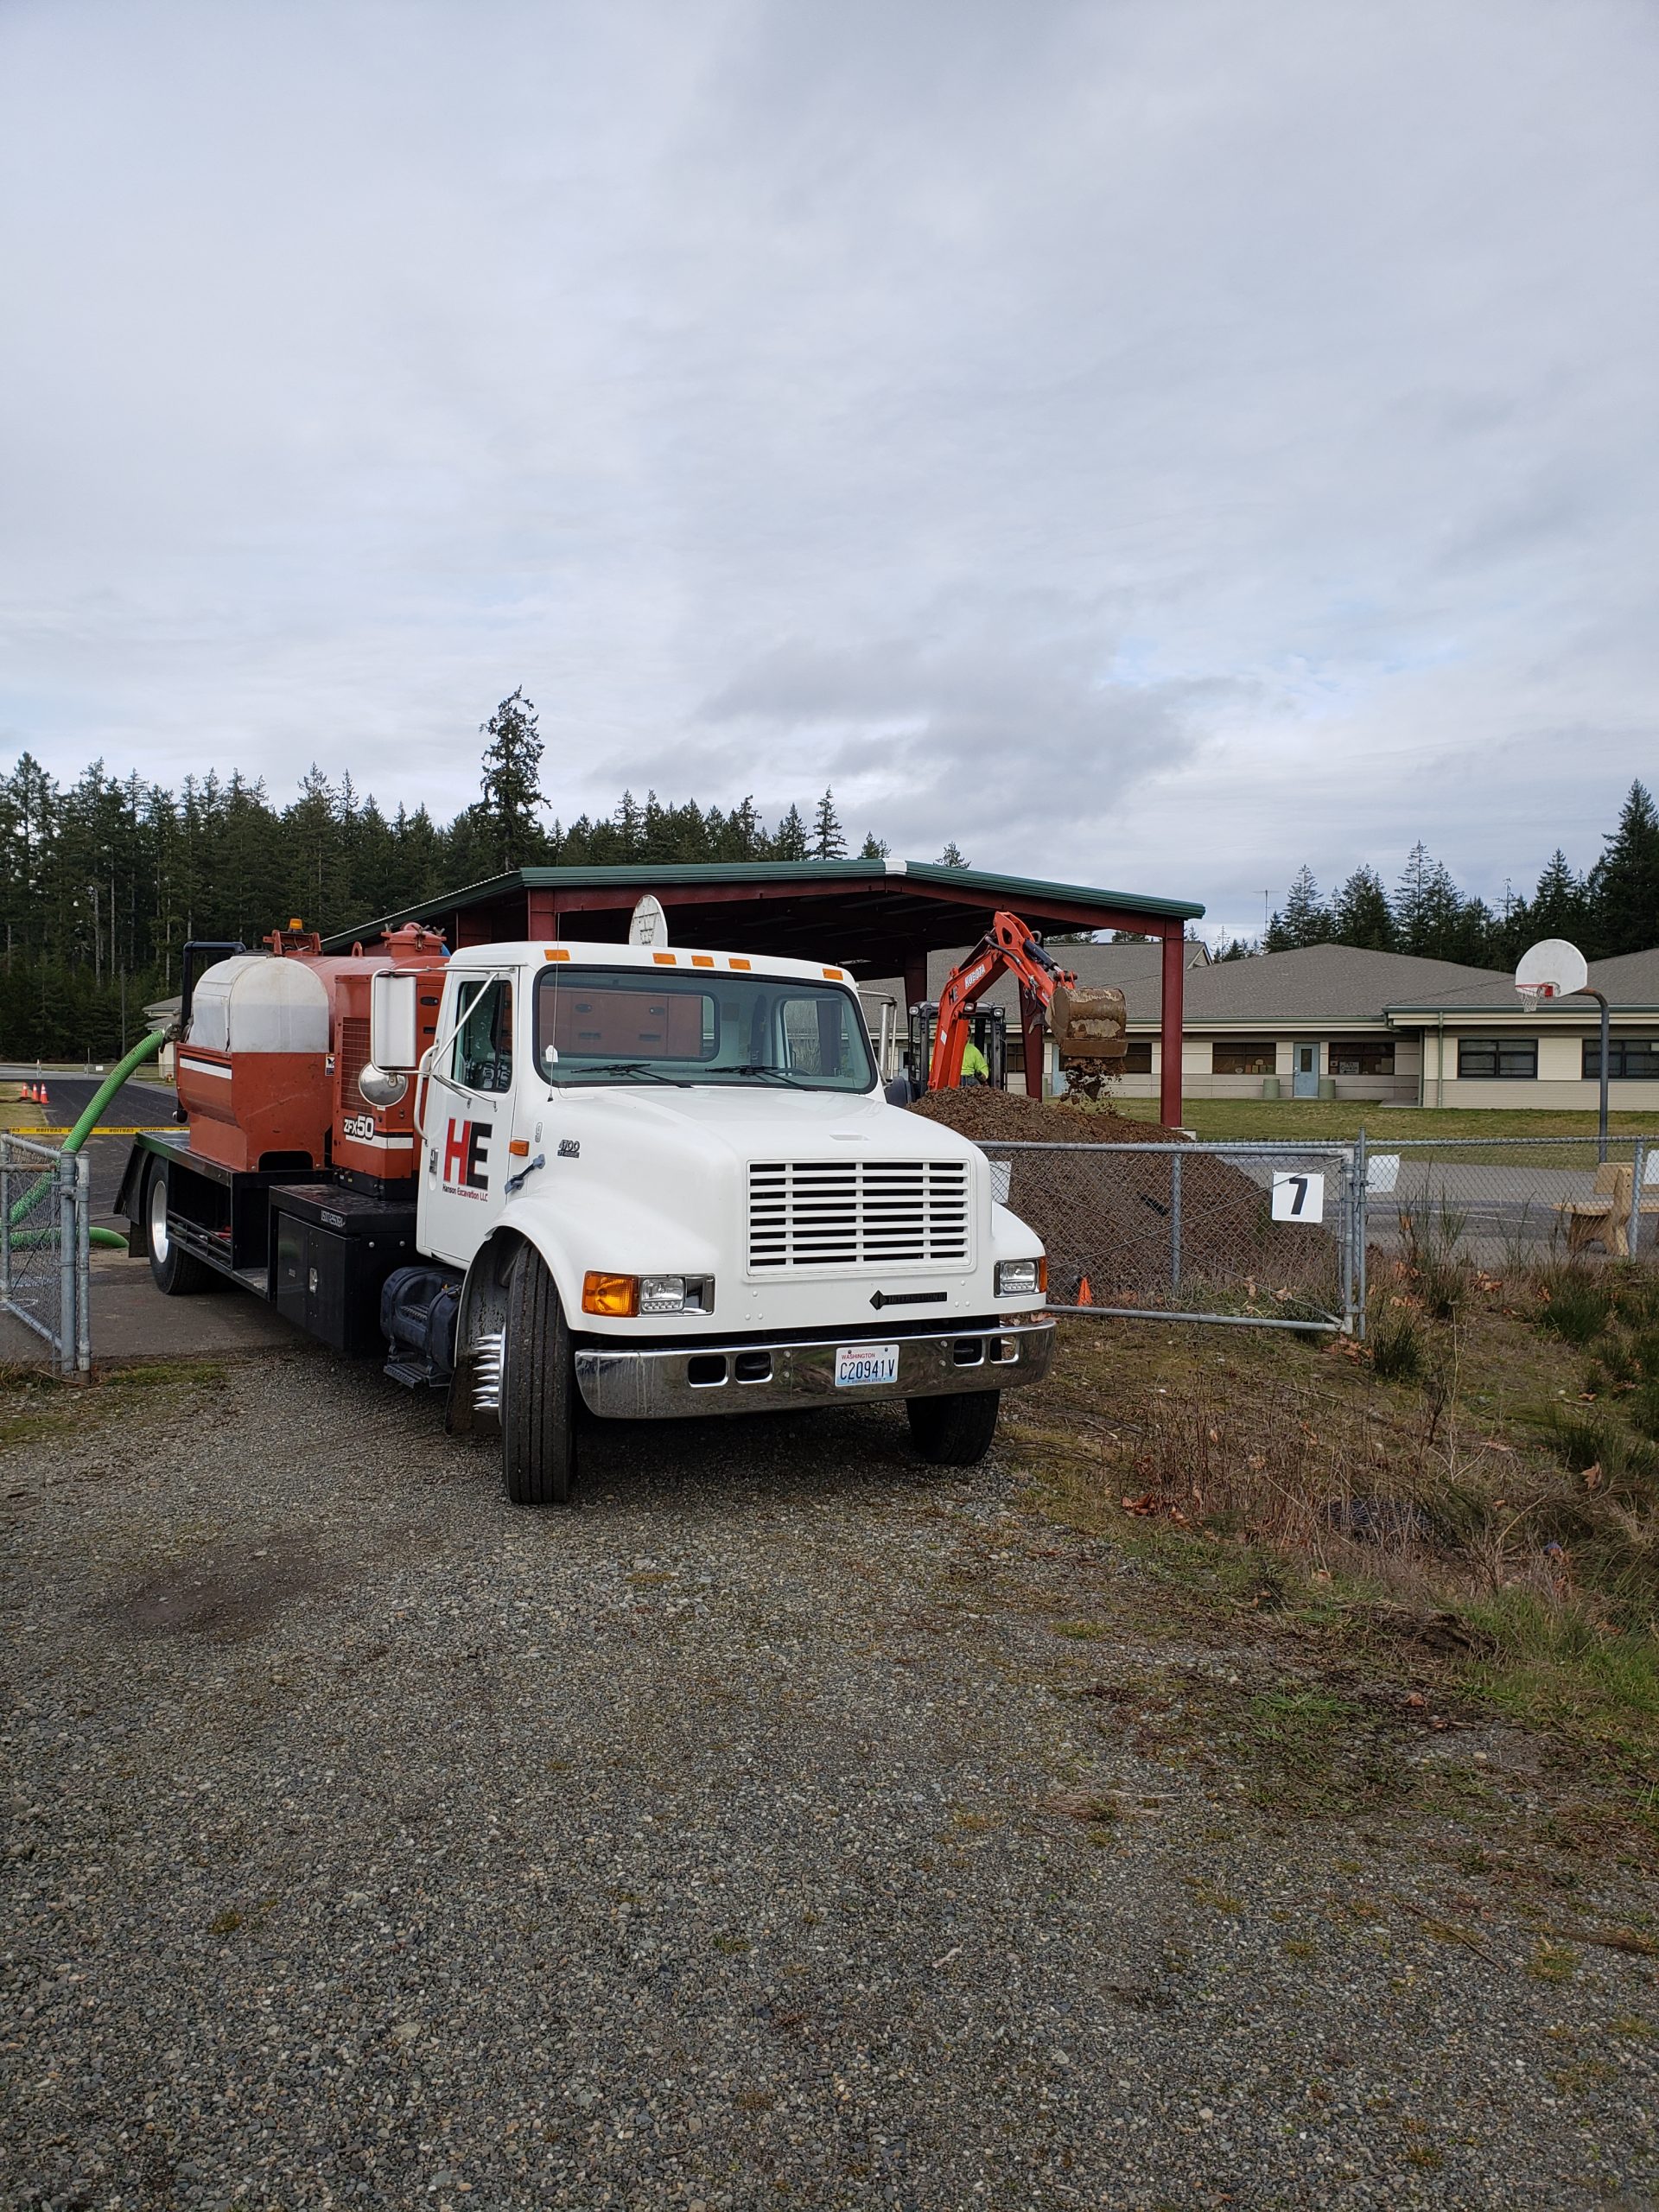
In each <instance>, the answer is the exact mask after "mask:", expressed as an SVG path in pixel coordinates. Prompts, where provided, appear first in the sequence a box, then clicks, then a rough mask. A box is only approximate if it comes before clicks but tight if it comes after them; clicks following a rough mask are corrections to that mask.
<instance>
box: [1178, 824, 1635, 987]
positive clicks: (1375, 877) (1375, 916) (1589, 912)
mask: <svg viewBox="0 0 1659 2212" xmlns="http://www.w3.org/2000/svg"><path fill="white" fill-rule="evenodd" d="M1602 846H1603V849H1602V853H1601V855H1600V857H1599V859H1598V860H1597V861H1595V862H1594V863H1593V864H1592V866H1591V867H1590V868H1588V869H1586V871H1585V873H1584V874H1582V875H1580V874H1578V873H1577V872H1576V871H1575V870H1574V869H1573V866H1572V864H1571V862H1570V861H1568V859H1567V855H1566V854H1565V853H1564V852H1562V851H1561V850H1560V848H1559V847H1558V848H1557V849H1556V850H1555V852H1554V854H1552V855H1551V856H1550V858H1549V860H1548V862H1547V863H1546V864H1545V867H1544V870H1543V873H1542V874H1541V875H1540V876H1539V878H1538V881H1537V885H1536V887H1535V889H1534V891H1533V893H1532V896H1531V897H1530V898H1524V897H1517V896H1514V895H1507V896H1506V897H1505V898H1504V899H1503V903H1502V904H1501V905H1499V906H1490V905H1489V904H1488V903H1487V901H1486V900H1485V899H1481V898H1479V897H1477V896H1473V895H1468V894H1465V893H1464V892H1463V891H1461V890H1460V889H1459V887H1458V884H1457V882H1456V880H1455V879H1454V878H1453V876H1452V872H1451V870H1450V869H1449V868H1446V866H1445V864H1444V863H1443V862H1442V861H1437V860H1435V859H1434V858H1433V855H1431V854H1430V853H1429V851H1428V849H1427V846H1426V845H1424V844H1422V843H1421V842H1419V843H1418V844H1416V845H1414V847H1413V848H1412V850H1411V853H1410V855H1409V857H1408V860H1407V861H1406V865H1405V868H1404V871H1403V872H1402V874H1401V877H1400V879H1399V880H1398V882H1397V883H1396V884H1395V886H1394V887H1393V889H1392V890H1389V888H1388V887H1387V886H1386V885H1385V884H1384V883H1383V879H1382V877H1381V876H1380V875H1379V874H1377V872H1376V869H1375V868H1370V867H1364V866H1362V867H1359V868H1356V869H1355V870H1354V872H1353V874H1351V876H1349V878H1348V879H1347V880H1346V882H1344V884H1343V885H1342V886H1341V887H1340V888H1339V889H1338V890H1337V891H1336V892H1335V893H1333V894H1332V896H1331V897H1330V898H1328V899H1327V898H1325V897H1324V896H1322V895H1321V893H1320V891H1319V883H1318V881H1317V880H1316V879H1315V877H1314V874H1313V869H1312V868H1306V867H1305V868H1301V869H1300V871H1299V873H1298V874H1297V876H1296V880H1295V881H1294V883H1293V884H1292V885H1291V887H1290V892H1289V895H1288V897H1287V899H1286V900H1285V903H1284V905H1283V906H1281V908H1280V909H1279V911H1278V912H1276V913H1275V914H1274V916H1273V918H1272V919H1271V921H1270V922H1269V923H1268V927H1267V930H1266V932H1265V934H1264V935H1263V937H1262V939H1261V942H1260V944H1259V945H1257V944H1248V943H1245V942H1243V941H1242V940H1241V939H1238V938H1235V939H1234V940H1233V941H1232V943H1231V944H1229V945H1227V946H1226V947H1225V948H1224V949H1223V950H1221V951H1220V957H1221V958H1223V959H1243V958H1245V957H1248V956H1249V954H1251V953H1253V952H1255V951H1258V950H1260V951H1263V952H1288V951H1292V950H1295V949H1296V948H1298V947H1299V946H1302V945H1309V944H1352V945H1357V946H1359V947H1360V948H1361V949H1362V950H1365V951H1369V952H1410V953H1417V954H1420V955H1421V956H1422V957H1425V958H1427V959H1430V960H1455V961H1459V962H1461V963H1463V964H1464V965H1465V967H1470V968H1495V969H1511V968H1513V967H1514V966H1515V963H1516V961H1517V960H1518V959H1519V958H1520V957H1521V955H1522V953H1523V952H1524V951H1525V950H1526V949H1527V947H1528V946H1529V944H1537V943H1538V941H1539V940H1540V939H1541V938H1547V937H1564V938H1570V939H1571V941H1572V942H1573V944H1576V945H1577V946H1578V948H1579V950H1580V951H1581V952H1582V953H1583V954H1584V955H1585V957H1586V959H1590V960H1606V959H1611V957H1613V956H1614V955H1615V954H1617V953H1621V952H1644V951H1647V950H1649V948H1650V947H1653V946H1656V945H1659V810H1656V808H1655V806H1654V803H1653V800H1652V798H1651V797H1650V796H1649V792H1648V791H1647V790H1646V788H1645V786H1644V785H1642V784H1640V783H1633V784H1632V785H1630V791H1629V793H1628V794H1627V796H1626V798H1625V800H1624V805H1623V806H1622V807H1621V808H1620V810H1619V816H1618V822H1617V823H1616V824H1615V826H1614V827H1613V828H1612V829H1611V830H1609V831H1608V832H1607V833H1606V835H1605V836H1604V838H1603V840H1602Z"/></svg>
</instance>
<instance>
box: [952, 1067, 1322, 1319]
mask: <svg viewBox="0 0 1659 2212" xmlns="http://www.w3.org/2000/svg"><path fill="white" fill-rule="evenodd" d="M910 1111H911V1112H912V1114H922V1115H925V1116H926V1117H927V1119H928V1120H929V1121H931V1122H944V1124H945V1125H946V1127H947V1128H953V1129H956V1130H957V1131H959V1132H960V1134H961V1135H963V1136H965V1137H967V1138H969V1139H970V1140H971V1141H972V1142H974V1143H975V1144H979V1145H983V1146H984V1147H986V1148H987V1149H988V1151H989V1153H990V1154H991V1155H992V1157H993V1158H1001V1159H1002V1160H1006V1161H1007V1162H1008V1164H1009V1169H1010V1181H1009V1190H1008V1201H1007V1202H1008V1204H1009V1205H1010V1206H1011V1207H1012V1208H1013V1210H1014V1212H1015V1213H1017V1214H1018V1215H1019V1216H1020V1219H1021V1220H1022V1221H1025V1222H1027V1223H1029V1224H1030V1225H1031V1227H1032V1228H1033V1229H1034V1230H1036V1232H1037V1234H1038V1235H1039V1236H1040V1237H1041V1238H1042V1240H1043V1243H1044V1246H1045V1248H1046V1250H1047V1253H1048V1259H1049V1295H1050V1297H1051V1298H1052V1299H1053V1300H1054V1301H1055V1303H1056V1304H1057V1305H1062V1306H1068V1305H1072V1304H1075V1303H1077V1302H1079V1301H1080V1302H1082V1303H1084V1304H1090V1303H1092V1304H1094V1305H1096V1306H1122V1305H1150V1306H1158V1305H1166V1304H1167V1305H1176V1306H1192V1305H1194V1304H1202V1303H1203V1302H1204V1300H1205V1295H1206V1294H1217V1295H1224V1296H1226V1297H1227V1298H1228V1300H1229V1302H1230V1300H1231V1294H1235V1293H1236V1294H1239V1295H1240V1296H1242V1297H1243V1299H1245V1300H1255V1299H1256V1298H1257V1297H1259V1298H1260V1299H1262V1300H1263V1301H1264V1302H1265V1301H1268V1300H1274V1298H1277V1299H1279V1300H1281V1301H1282V1300H1285V1299H1286V1298H1294V1299H1299V1300H1300V1299H1312V1300H1315V1301H1316V1302H1319V1303H1321V1304H1322V1303H1324V1302H1325V1301H1326V1300H1328V1299H1329V1298H1330V1296H1331V1295H1332V1293H1333V1291H1334V1287H1335V1272H1336V1259H1337V1247H1336V1243H1335V1241H1334V1239H1333V1238H1332V1236H1331V1235H1330V1234H1329V1233H1328V1232H1327V1231H1326V1230H1320V1229H1311V1228H1300V1227H1296V1226H1294V1225H1291V1224H1285V1223H1281V1222H1274V1221H1273V1220H1272V1219H1271V1218H1270V1217H1269V1210H1268V1190H1267V1187H1266V1176H1265V1173H1264V1172H1263V1170H1262V1169H1260V1168H1258V1169H1257V1171H1256V1173H1255V1174H1251V1173H1247V1172H1246V1170H1245V1169H1244V1168H1243V1166H1234V1165H1233V1163H1232V1162H1231V1161H1230V1160H1224V1159H1217V1156H1216V1155H1215V1154H1213V1153H1205V1152H1204V1151H1201V1150H1199V1151H1195V1152H1193V1153H1192V1154H1189V1155H1188V1156H1186V1157H1185V1158H1183V1159H1181V1160H1180V1177H1179V1191H1178V1190H1177V1187H1176V1177H1175V1173H1174V1168H1175V1161H1176V1157H1177V1155H1176V1154H1173V1153H1170V1152H1147V1153H1146V1154H1142V1155H1141V1157H1140V1158H1138V1159H1137V1158H1136V1157H1135V1154H1133V1153H1130V1152H1116V1151H1114V1152H1096V1153H1081V1152H1080V1153H1077V1154H1073V1155H1072V1157H1071V1158H1070V1159H1067V1158H1066V1157H1065V1155H1064V1154H1058V1153H1050V1152H1003V1153H1001V1154H999V1152H998V1146H999V1145H1000V1144H1004V1145H1005V1144H1009V1143H1017V1142H1021V1141H1023V1142H1026V1143H1034V1144H1042V1145H1051V1144H1052V1145H1056V1146H1059V1145H1065V1146H1072V1145H1090V1144H1093V1145H1126V1146H1127V1145H1148V1144H1154V1143H1158V1142H1160V1141H1161V1142H1163V1143H1166V1144H1178V1145H1180V1146H1182V1147H1185V1146H1186V1145H1187V1144H1188V1143H1189V1142H1190V1141H1191V1140H1190V1139H1188V1138H1186V1137H1185V1136H1184V1135H1183V1134H1182V1132H1181V1131H1180V1130H1179V1129H1168V1128H1162V1127H1160V1124H1159V1123H1157V1122H1132V1121H1130V1120H1129V1118H1128V1116H1127V1115H1121V1114H1112V1113H1103V1112H1100V1111H1098V1110H1094V1111H1090V1110H1088V1109H1082V1108H1078V1107H1076V1106H1070V1105H1067V1104H1066V1103H1065V1101H1064V1100H1059V1099H1046V1100H1039V1099H1035V1098H1027V1097H1023V1096H1019V1095H1018V1094H1016V1093H1014V1092H1012V1091H1001V1090H989V1089H988V1088H983V1087H981V1088H978V1089H975V1090H942V1091H930V1092H928V1093H927V1095H926V1096H925V1097H923V1098H920V1099H918V1100H917V1101H916V1103H914V1104H913V1105H912V1107H911V1109H910ZM1335 1196H1336V1194H1335V1192H1330V1193H1329V1195H1328V1200H1327V1203H1330V1204H1334V1201H1335ZM1085 1284H1086V1285H1087V1288H1086V1290H1085V1289H1084V1285H1085Z"/></svg>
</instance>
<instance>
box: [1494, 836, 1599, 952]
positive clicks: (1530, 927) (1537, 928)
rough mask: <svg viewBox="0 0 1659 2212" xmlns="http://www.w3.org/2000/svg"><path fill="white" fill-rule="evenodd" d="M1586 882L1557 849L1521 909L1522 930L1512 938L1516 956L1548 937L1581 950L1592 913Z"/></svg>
mask: <svg viewBox="0 0 1659 2212" xmlns="http://www.w3.org/2000/svg"><path fill="white" fill-rule="evenodd" d="M1587 906H1588V902H1587V900H1586V896H1585V886H1584V879H1583V878H1582V876H1580V875H1576V874H1574V873H1573V869H1572V868H1571V867H1570V866H1569V865H1568V862H1567V855H1566V854H1565V853H1564V852H1563V851H1562V850H1561V849H1560V846H1559V845H1557V847H1556V848H1555V849H1554V852H1553V853H1552V854H1551V855H1550V856H1549V858H1548V861H1546V862H1545V864H1544V871H1543V874H1541V876H1540V877H1539V879H1538V888H1537V889H1536V890H1535V892H1534V893H1533V894H1532V897H1531V898H1530V899H1529V900H1527V901H1526V902H1525V903H1524V904H1523V905H1522V906H1521V907H1520V908H1519V909H1518V915H1517V918H1518V923H1519V926H1518V927H1517V928H1516V929H1515V930H1514V931H1513V932H1512V934H1513V936H1514V937H1515V938H1518V940H1519V942H1518V943H1517V944H1516V947H1515V953H1516V956H1517V957H1518V955H1519V954H1521V953H1522V952H1524V951H1525V950H1526V949H1527V947H1528V945H1529V944H1538V943H1539V942H1540V941H1541V939H1542V938H1547V937H1564V938H1567V941H1568V942H1569V944H1576V945H1579V946H1580V949H1582V945H1583V940H1584V938H1585V937H1586V934H1587V933H1588V932H1587V925H1588V923H1589V919H1590V917H1589V913H1588V911H1587Z"/></svg>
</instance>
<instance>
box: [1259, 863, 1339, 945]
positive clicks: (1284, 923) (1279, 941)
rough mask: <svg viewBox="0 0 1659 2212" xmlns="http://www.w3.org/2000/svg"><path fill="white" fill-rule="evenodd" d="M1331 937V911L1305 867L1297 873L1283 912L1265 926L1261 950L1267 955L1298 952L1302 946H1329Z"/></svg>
mask: <svg viewBox="0 0 1659 2212" xmlns="http://www.w3.org/2000/svg"><path fill="white" fill-rule="evenodd" d="M1330 938H1331V913H1330V909H1329V908H1328V907H1327V906H1325V901H1324V899H1321V898H1320V896H1319V885H1318V884H1317V883H1316V882H1315V881H1314V880H1313V869H1312V868H1308V867H1306V865H1304V866H1303V867H1301V868H1298V869H1297V871H1296V877H1295V880H1294V882H1293V883H1292V885H1291V887H1290V896H1289V897H1288V898H1287V899H1286V901H1285V904H1284V911H1283V912H1281V913H1276V914H1275V915H1274V918H1273V919H1272V920H1271V921H1270V922H1269V923H1268V933H1267V936H1266V938H1264V939H1263V941H1262V942H1263V944H1264V947H1265V949H1266V950H1268V952H1300V950H1301V949H1302V948H1303V946H1304V945H1309V944H1328V943H1329V942H1330Z"/></svg>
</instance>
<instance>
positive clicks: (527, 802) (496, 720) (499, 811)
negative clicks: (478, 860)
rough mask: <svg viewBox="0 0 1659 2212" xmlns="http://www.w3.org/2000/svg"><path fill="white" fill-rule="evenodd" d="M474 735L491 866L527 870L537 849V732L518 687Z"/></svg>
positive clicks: (539, 801)
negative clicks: (479, 747) (484, 741)
mask: <svg viewBox="0 0 1659 2212" xmlns="http://www.w3.org/2000/svg"><path fill="white" fill-rule="evenodd" d="M479 735H480V737H487V738H488V739H489V743H488V745H486V747H485V748H484V758H483V760H482V762H481V764H480V766H482V769H483V774H482V777H481V778H480V782H481V784H482V787H483V791H484V819H485V823H486V826H487V831H488V834H489V835H490V836H491V838H492V840H493V843H494V845H495V848H496V867H497V869H498V871H499V873H501V874H505V873H506V872H507V871H508V870H509V869H511V868H524V867H527V866H528V865H529V864H530V863H531V861H534V860H536V859H537V857H538V855H539V854H540V852H541V849H542V836H541V832H540V829H538V828H537V822H536V809H537V807H538V806H540V805H542V804H543V797H542V783H541V774H542V753H543V744H542V735H541V731H540V729H539V728H537V720H536V709H535V708H534V707H533V706H532V705H531V702H530V701H529V700H528V699H526V698H525V696H524V686H523V684H520V685H519V687H518V690H516V691H514V692H513V693H512V695H511V696H510V697H508V698H505V699H504V700H503V701H502V702H501V703H500V705H499V707H498V708H497V709H496V710H495V712H494V713H493V715H491V716H490V719H489V720H488V721H486V722H484V723H482V724H481V725H480V729H479Z"/></svg>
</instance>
